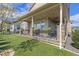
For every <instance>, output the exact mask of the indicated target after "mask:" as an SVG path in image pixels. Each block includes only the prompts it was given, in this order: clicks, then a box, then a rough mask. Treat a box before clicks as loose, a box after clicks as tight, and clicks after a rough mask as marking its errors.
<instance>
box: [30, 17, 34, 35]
mask: <svg viewBox="0 0 79 59" xmlns="http://www.w3.org/2000/svg"><path fill="white" fill-rule="evenodd" d="M30 35H31V36H33V16H32V20H31V28H30Z"/></svg>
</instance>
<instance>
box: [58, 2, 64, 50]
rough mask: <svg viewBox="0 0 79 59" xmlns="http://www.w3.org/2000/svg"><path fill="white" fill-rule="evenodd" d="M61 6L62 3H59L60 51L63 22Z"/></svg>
mask: <svg viewBox="0 0 79 59" xmlns="http://www.w3.org/2000/svg"><path fill="white" fill-rule="evenodd" d="M62 13H63V6H62V3H60V32H59V33H60V46H59V47H60V49H61V48H62V20H63V15H62Z"/></svg>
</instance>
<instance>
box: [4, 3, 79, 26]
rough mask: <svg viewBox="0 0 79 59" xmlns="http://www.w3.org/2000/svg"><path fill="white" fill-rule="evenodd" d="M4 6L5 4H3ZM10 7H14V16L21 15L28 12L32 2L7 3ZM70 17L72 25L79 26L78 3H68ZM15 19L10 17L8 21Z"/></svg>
mask: <svg viewBox="0 0 79 59" xmlns="http://www.w3.org/2000/svg"><path fill="white" fill-rule="evenodd" d="M4 5H5V6H6V5H7V4H4ZM8 5H9V7H10V8H11V7H12V6H13V7H14V9H15V12H16V14H15V15H14V17H15V18H16V17H18V16H22V15H24V14H27V13H28V10H29V8H30V7H31V6H32V3H15V4H14V3H10V4H8ZM70 19H71V22H72V26H79V3H71V4H70ZM14 20H16V19H12V20H11V19H10V21H14Z"/></svg>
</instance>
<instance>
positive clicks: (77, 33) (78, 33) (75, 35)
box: [72, 30, 79, 49]
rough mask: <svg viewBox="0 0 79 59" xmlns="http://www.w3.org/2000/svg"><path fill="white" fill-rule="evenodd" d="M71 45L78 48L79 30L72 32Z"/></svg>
mask: <svg viewBox="0 0 79 59" xmlns="http://www.w3.org/2000/svg"><path fill="white" fill-rule="evenodd" d="M72 40H73V43H72V46H74V47H75V48H77V49H79V30H76V31H75V32H73V33H72Z"/></svg>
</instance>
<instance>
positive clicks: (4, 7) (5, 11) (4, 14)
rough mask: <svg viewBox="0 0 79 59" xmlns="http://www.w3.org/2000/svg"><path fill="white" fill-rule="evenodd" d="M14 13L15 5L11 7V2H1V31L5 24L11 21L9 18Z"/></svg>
mask: <svg viewBox="0 0 79 59" xmlns="http://www.w3.org/2000/svg"><path fill="white" fill-rule="evenodd" d="M14 13H15V9H14V7H12V6H11V7H10V6H9V4H3V3H1V4H0V20H1V23H0V28H1V29H0V31H1V32H2V31H3V30H4V28H3V27H5V26H4V24H5V23H6V24H9V23H10V22H9V21H8V20H7V19H9V18H12V17H13V15H14Z"/></svg>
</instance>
